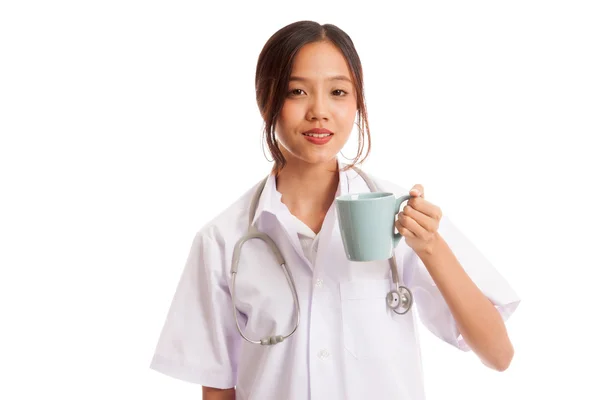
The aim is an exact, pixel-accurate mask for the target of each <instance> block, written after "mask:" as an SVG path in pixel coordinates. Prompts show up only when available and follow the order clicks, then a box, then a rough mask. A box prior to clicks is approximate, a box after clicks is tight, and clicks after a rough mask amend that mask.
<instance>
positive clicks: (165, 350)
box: [150, 232, 240, 389]
mask: <svg viewBox="0 0 600 400" xmlns="http://www.w3.org/2000/svg"><path fill="white" fill-rule="evenodd" d="M221 253H222V251H221V247H220V246H219V245H218V243H217V241H216V240H215V239H214V238H212V237H210V236H209V235H208V234H206V233H203V232H199V233H198V234H197V235H196V237H195V238H194V241H193V244H192V247H191V250H190V253H189V256H188V258H187V261H186V264H185V267H184V269H183V273H182V275H181V278H180V280H179V283H178V286H177V288H176V291H175V295H174V297H173V299H172V302H171V305H170V309H169V311H168V313H167V317H166V321H165V323H164V326H163V328H162V331H161V333H160V337H159V340H158V344H157V345H156V349H155V353H154V356H153V358H152V361H151V365H150V368H152V369H154V370H156V371H158V372H161V373H164V374H166V375H169V376H171V377H173V378H177V379H181V380H184V381H188V382H191V383H198V384H201V385H203V386H209V387H215V388H220V389H225V388H231V387H234V385H235V382H236V379H237V363H238V351H239V344H240V341H239V335H238V333H237V330H236V327H235V320H234V319H233V311H232V310H233V308H232V300H231V294H230V291H229V289H228V285H227V282H226V280H225V277H224V276H223V275H224V268H223V255H222V254H221Z"/></svg>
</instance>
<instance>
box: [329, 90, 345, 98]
mask: <svg viewBox="0 0 600 400" xmlns="http://www.w3.org/2000/svg"><path fill="white" fill-rule="evenodd" d="M340 92H341V93H343V94H336V93H340ZM331 93H333V94H334V96H336V97H341V96H345V95H347V94H348V93H347V92H346V91H345V90H342V89H336V90H334V91H333V92H331Z"/></svg>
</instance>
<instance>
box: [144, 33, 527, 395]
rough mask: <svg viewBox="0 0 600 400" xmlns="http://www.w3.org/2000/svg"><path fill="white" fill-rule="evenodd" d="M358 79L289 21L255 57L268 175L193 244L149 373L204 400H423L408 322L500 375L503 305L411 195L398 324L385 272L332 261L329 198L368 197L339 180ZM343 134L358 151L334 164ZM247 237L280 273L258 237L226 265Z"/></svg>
mask: <svg viewBox="0 0 600 400" xmlns="http://www.w3.org/2000/svg"><path fill="white" fill-rule="evenodd" d="M362 74H363V72H362V68H361V63H360V59H359V57H358V54H357V53H356V50H355V48H354V46H353V43H352V41H351V39H350V38H349V37H348V35H347V34H346V33H344V32H343V31H342V30H340V29H339V28H338V27H336V26H334V25H320V24H318V23H316V22H311V21H301V22H297V23H293V24H290V25H288V26H286V27H284V28H282V29H280V30H279V31H278V32H276V33H275V34H274V35H273V36H272V37H271V38H270V39H269V40H268V41H267V43H266V44H265V46H264V48H263V50H262V52H261V54H260V56H259V59H258V65H257V68H256V96H257V102H258V106H259V109H260V112H261V115H262V117H263V119H264V122H265V136H266V142H267V145H268V148H269V151H270V153H271V155H272V157H273V160H274V166H273V170H272V171H271V173H270V174H269V175H268V177H267V178H266V180H265V181H262V182H260V183H259V184H257V185H255V186H254V187H252V188H250V190H248V191H247V192H246V193H244V194H243V195H242V196H241V198H239V199H238V200H237V201H236V202H235V203H233V204H231V205H230V206H228V207H227V208H226V209H224V210H223V212H222V213H220V214H219V215H218V216H216V217H215V218H214V219H213V220H212V221H210V222H209V223H207V224H206V225H205V226H204V227H202V228H201V229H200V230H199V231H198V233H197V235H196V236H195V239H194V241H193V244H192V248H191V251H190V255H189V258H188V260H187V263H186V265H185V268H184V271H183V274H182V277H181V280H180V283H179V285H178V287H177V290H176V292H175V296H174V298H173V302H172V304H171V307H170V310H169V313H168V315H167V318H166V322H165V325H164V328H163V330H162V333H161V335H160V339H159V342H158V345H157V347H156V352H155V354H154V357H153V359H152V364H151V367H152V368H153V369H155V370H157V371H160V372H163V373H165V374H167V375H170V376H173V377H176V378H179V379H183V380H186V381H190V382H195V383H198V384H201V385H202V386H203V398H204V399H205V400H213V399H234V398H236V399H260V400H265V399H277V400H282V399H327V400H332V399H367V398H369V399H371V398H373V399H411V400H414V399H423V398H424V388H423V379H422V369H421V359H420V350H419V341H418V334H417V331H416V322H417V318H418V319H420V321H421V322H422V323H423V324H424V325H425V326H426V327H427V328H428V329H429V330H431V332H433V333H434V334H435V335H436V336H438V337H439V338H440V339H442V340H444V341H446V342H448V343H450V344H452V345H454V346H456V347H458V348H459V349H461V350H465V351H466V350H473V351H474V352H475V354H477V356H478V357H479V358H480V359H481V361H482V362H483V363H485V364H486V365H487V366H489V367H490V368H493V369H496V370H499V371H502V370H504V369H506V368H507V367H508V366H509V364H510V362H511V359H512V356H513V348H512V345H511V342H510V340H509V337H508V335H507V331H506V328H505V325H504V321H505V320H506V319H507V318H508V317H509V316H510V314H512V312H513V311H514V310H515V308H516V307H517V305H518V303H519V298H518V297H517V295H516V294H515V293H514V291H513V290H512V289H511V287H510V286H509V285H508V284H507V282H506V281H505V280H504V279H503V277H502V276H501V275H500V274H499V273H498V272H497V271H496V270H495V268H494V267H493V266H492V265H490V263H489V262H488V261H487V260H486V258H485V257H484V256H483V255H482V254H481V253H480V252H479V251H478V250H477V249H476V248H475V247H474V246H473V245H472V244H471V243H470V242H469V240H468V239H467V238H465V236H464V235H462V234H461V232H460V231H459V230H458V229H457V228H456V227H455V226H454V225H453V224H452V223H451V222H450V221H449V220H448V218H447V217H446V216H442V212H441V210H440V208H439V207H438V206H436V205H434V204H431V203H430V202H428V201H427V200H426V199H425V197H424V191H423V187H422V186H421V185H415V186H414V187H413V188H412V189H411V190H410V192H409V193H410V195H411V198H410V200H409V201H408V205H407V206H406V207H405V208H404V209H403V211H401V212H400V213H399V214H398V217H397V220H396V222H395V226H396V228H397V230H398V231H399V232H400V233H401V234H402V235H403V237H404V238H403V240H401V242H400V244H399V245H398V246H397V247H396V248H395V250H394V254H393V256H394V258H395V261H396V265H397V270H398V273H399V276H400V280H401V282H402V284H403V285H404V286H406V287H408V288H409V289H410V292H411V293H412V296H410V297H411V298H412V299H414V306H415V307H411V308H410V309H408V311H406V312H405V313H404V314H402V313H397V312H394V311H395V310H393V309H391V308H390V307H389V305H388V304H386V303H387V302H386V299H387V296H386V295H387V294H388V292H389V291H390V287H393V283H392V278H391V276H392V273H391V269H390V264H389V262H388V261H389V260H385V261H373V262H352V261H349V260H348V258H347V256H346V254H345V252H344V248H343V243H342V239H341V235H340V230H339V227H338V221H337V215H336V209H335V203H334V200H335V198H336V197H337V196H340V195H344V194H347V193H359V192H368V191H369V190H370V188H369V187H368V186H367V182H366V180H365V179H364V178H363V177H362V176H361V175H359V174H358V171H357V170H355V169H353V168H352V167H353V166H355V165H356V164H359V163H360V162H362V161H363V160H364V158H365V157H366V156H367V155H368V153H369V149H370V141H371V139H370V133H369V125H368V121H367V113H366V107H365V99H364V96H363V79H362V76H363V75H362ZM355 122H356V123H357V124H358V127H359V131H360V135H359V137H360V143H359V153H358V155H357V157H356V159H355V160H354V161H353V162H352V163H351V164H350V165H342V163H341V162H340V161H339V160H338V154H339V153H340V151H341V149H342V147H343V146H344V144H345V143H346V141H347V140H348V137H349V135H350V132H351V130H352V127H353V125H354V124H355ZM361 157H362V159H361ZM373 181H374V182H375V183H376V185H377V187H378V189H379V190H381V191H387V192H393V193H395V194H396V195H397V196H399V195H405V194H407V191H406V190H405V189H403V188H401V187H398V186H396V185H394V184H392V183H390V182H386V181H382V180H378V179H373ZM263 184H264V186H263ZM257 232H260V233H262V234H266V235H268V237H270V238H271V240H272V241H273V245H275V246H276V247H277V248H278V249H279V251H280V253H281V257H283V259H284V261H285V268H283V267H281V266H280V265H279V264H281V260H280V259H279V261H278V258H276V256H275V255H274V253H273V249H272V247H271V245H270V244H269V242H268V239H265V240H266V241H264V240H260V239H261V238H260V237H254V239H251V240H248V241H246V242H245V243H244V244H243V246H242V247H241V252H239V253H238V250H240V248H239V247H236V244H238V241H239V240H240V238H242V237H244V236H246V235H247V234H248V233H253V234H256V235H259V234H258V233H257ZM262 238H264V236H263V237H262ZM232 267H233V270H234V271H235V270H237V273H236V274H235V275H234V274H232V273H231V272H232ZM286 268H287V269H286ZM292 283H293V284H292ZM417 313H418V317H417ZM261 340H262V343H261Z"/></svg>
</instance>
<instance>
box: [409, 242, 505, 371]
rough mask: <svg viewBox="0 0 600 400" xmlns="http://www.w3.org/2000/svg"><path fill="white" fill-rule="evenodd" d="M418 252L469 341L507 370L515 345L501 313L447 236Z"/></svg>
mask: <svg viewBox="0 0 600 400" xmlns="http://www.w3.org/2000/svg"><path fill="white" fill-rule="evenodd" d="M417 255H418V256H419V258H420V259H421V261H423V264H424V265H425V267H426V268H427V270H428V272H429V274H430V275H431V278H432V279H433V281H434V282H435V284H436V285H437V287H438V289H439V290H440V292H441V294H442V296H443V297H444V300H445V301H446V303H447V304H448V308H449V309H450V312H451V313H452V315H453V317H454V319H455V320H456V325H457V327H458V330H459V331H460V333H461V335H462V336H463V338H464V340H465V342H466V343H467V344H468V345H469V347H471V349H472V350H473V352H474V353H475V354H477V356H478V357H479V358H480V359H481V361H482V362H483V363H484V364H485V365H487V366H488V367H490V368H493V369H495V370H498V371H504V370H505V369H507V368H508V366H509V365H510V362H511V360H512V357H513V353H514V350H513V347H512V344H511V342H510V339H509V337H508V334H507V331H506V326H505V325H504V321H503V320H502V317H501V315H500V313H499V312H498V311H497V310H496V308H495V307H494V305H493V304H492V303H491V302H490V301H489V300H488V299H487V297H485V295H484V294H483V293H482V292H481V290H479V288H478V287H477V286H476V285H475V284H474V283H473V281H472V280H471V279H470V278H469V276H468V275H467V273H466V272H465V271H464V269H463V268H462V266H461V265H460V263H459V262H458V260H457V259H456V257H455V255H454V253H452V250H451V249H450V248H449V247H448V244H447V243H446V242H445V241H444V239H443V238H442V237H441V236H440V235H438V234H436V236H435V240H434V244H433V246H432V247H431V248H430V251H421V252H418V253H417Z"/></svg>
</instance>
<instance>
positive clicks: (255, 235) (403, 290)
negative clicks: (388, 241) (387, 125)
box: [231, 167, 413, 345]
mask: <svg viewBox="0 0 600 400" xmlns="http://www.w3.org/2000/svg"><path fill="white" fill-rule="evenodd" d="M353 169H354V170H355V171H356V172H357V173H358V174H359V175H360V176H361V177H362V178H363V179H364V181H365V182H366V184H367V186H368V187H369V190H370V191H371V192H377V191H378V189H377V186H376V185H375V183H374V182H373V181H372V180H371V178H369V177H368V176H367V174H365V173H364V172H363V171H361V170H360V169H359V168H357V167H353ZM268 178H269V177H268V176H267V177H266V178H265V179H264V180H263V181H262V182H261V183H260V184H259V187H258V189H257V190H256V192H255V194H254V197H253V198H252V202H251V203H250V212H249V214H250V218H249V227H248V233H247V234H246V235H245V236H243V237H241V238H240V239H239V240H238V242H237V243H236V245H235V248H234V250H233V258H232V261H231V278H232V282H231V299H232V304H233V317H234V318H235V325H236V326H237V330H238V332H239V333H240V335H241V336H242V338H244V340H246V341H247V342H250V343H254V344H261V345H273V344H277V343H281V342H283V341H284V340H285V339H287V338H289V337H290V336H292V335H293V334H294V333H295V332H296V330H297V329H298V325H300V304H299V303H300V302H299V301H298V292H297V291H296V285H295V283H294V279H293V278H292V275H291V274H290V271H289V269H288V267H287V265H286V263H285V259H284V258H283V256H282V255H281V252H280V251H279V248H278V247H277V245H276V244H275V242H274V241H273V239H271V238H270V237H269V236H268V235H267V234H266V233H263V232H260V231H258V229H256V227H254V225H253V224H252V221H253V220H254V215H255V214H256V208H257V206H258V200H259V199H260V195H261V194H262V191H263V189H264V187H265V184H266V183H267V179H268ZM251 239H260V240H262V241H264V242H265V243H266V244H267V245H268V246H269V248H270V249H271V251H272V252H273V254H274V255H275V257H276V258H277V262H278V264H279V265H280V266H281V267H282V268H283V273H284V274H285V277H286V279H287V281H288V284H289V286H290V289H291V290H292V293H293V295H294V308H295V312H296V324H295V326H294V329H292V331H291V332H290V333H288V334H287V335H275V336H268V337H266V338H264V339H261V340H252V339H249V338H248V337H246V335H244V333H243V332H242V329H241V328H240V323H239V321H238V317H237V309H236V308H235V302H236V297H235V277H236V275H237V270H238V263H239V261H240V253H241V251H242V246H243V245H244V243H246V242H247V241H248V240H251ZM389 263H390V269H391V271H392V281H393V283H394V285H395V286H396V287H395V289H392V290H391V291H390V292H389V293H388V294H387V296H386V303H387V306H388V307H389V308H390V309H392V311H393V312H395V313H396V314H399V315H404V314H406V313H407V312H408V311H409V310H410V309H411V307H412V303H413V296H412V292H411V291H410V290H409V289H408V288H407V287H406V286H402V285H400V279H399V277H398V264H397V263H396V256H395V254H394V253H392V257H391V258H390V259H389Z"/></svg>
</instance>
